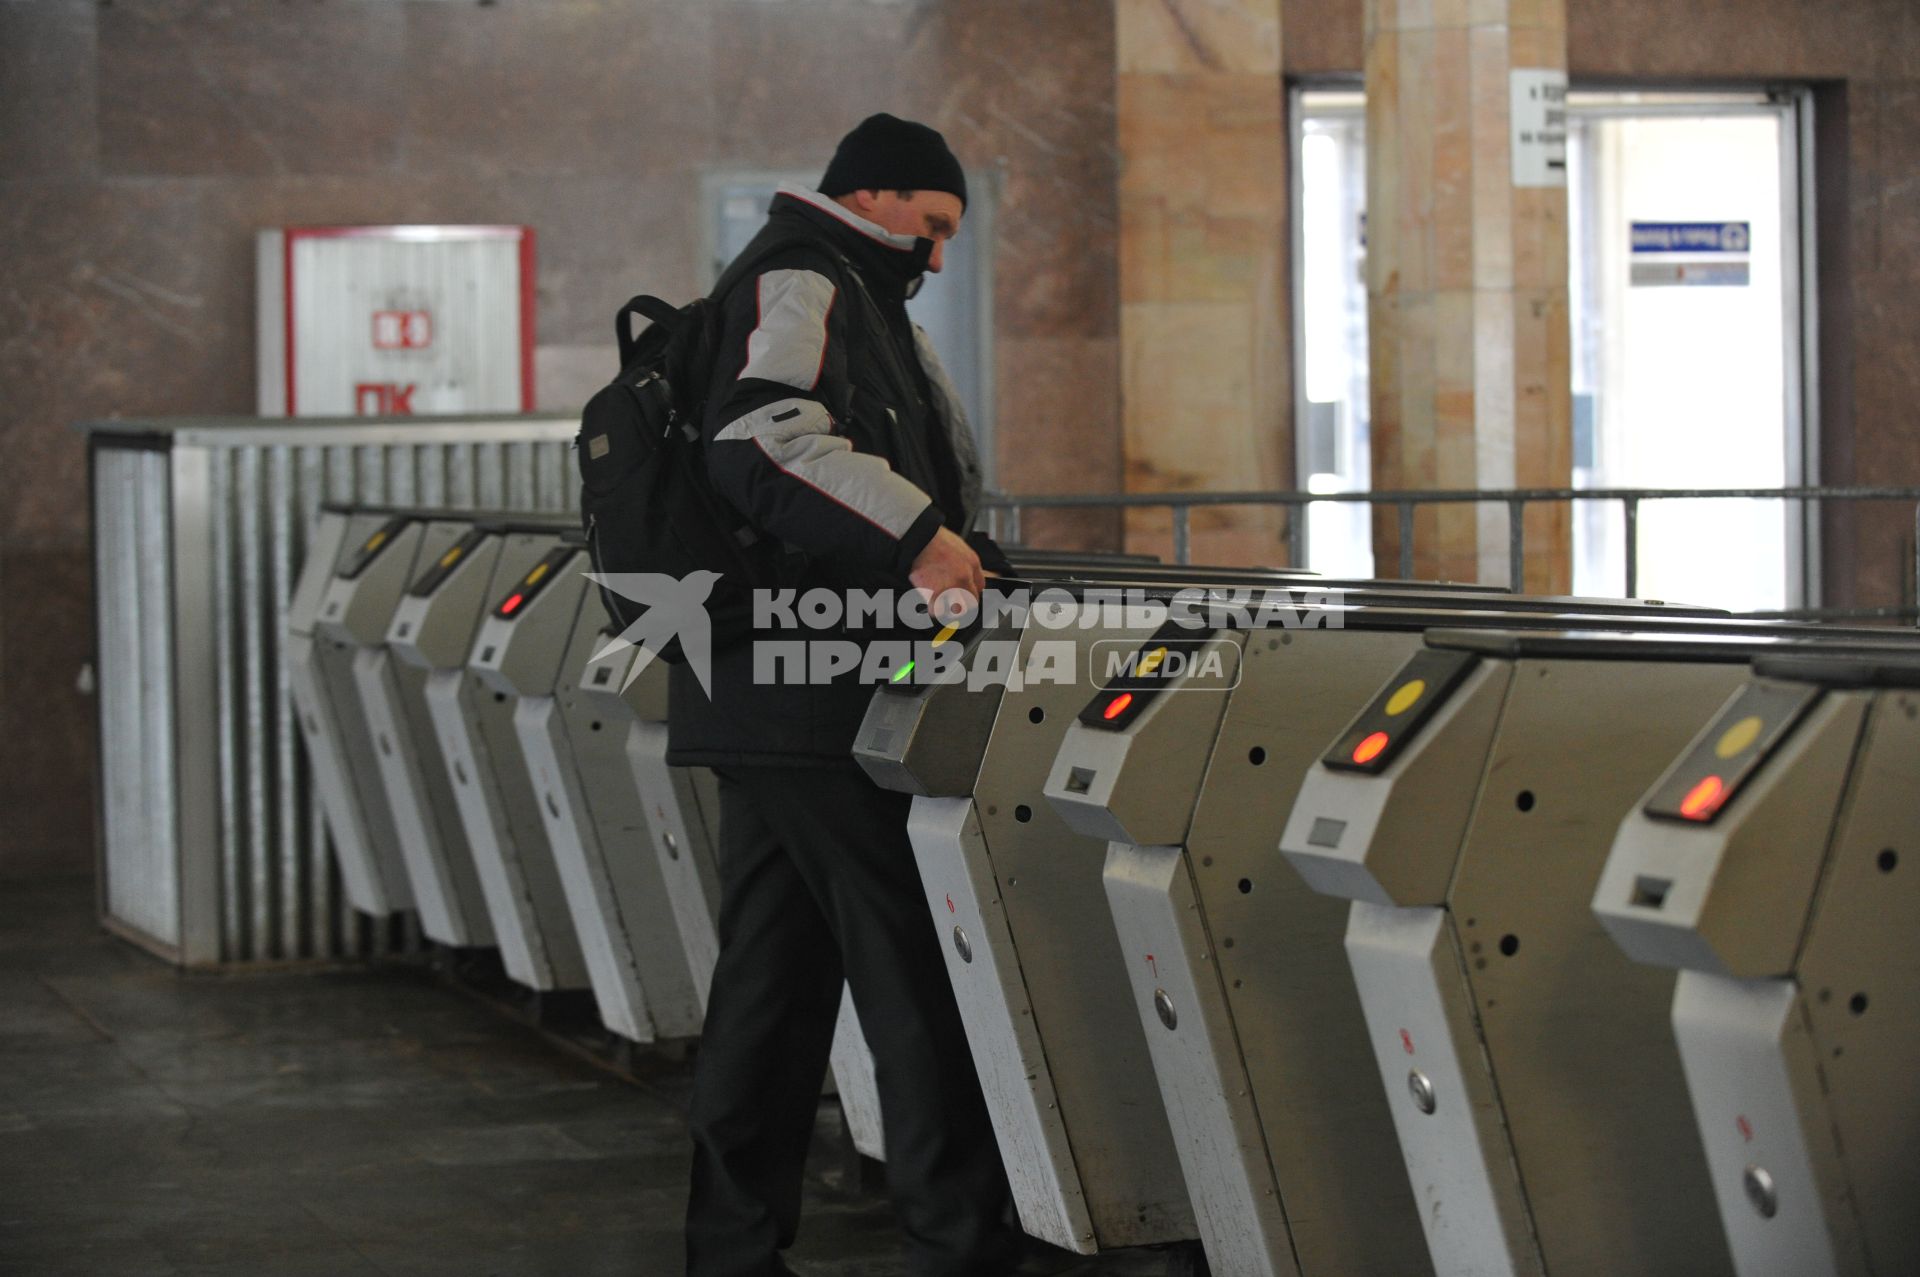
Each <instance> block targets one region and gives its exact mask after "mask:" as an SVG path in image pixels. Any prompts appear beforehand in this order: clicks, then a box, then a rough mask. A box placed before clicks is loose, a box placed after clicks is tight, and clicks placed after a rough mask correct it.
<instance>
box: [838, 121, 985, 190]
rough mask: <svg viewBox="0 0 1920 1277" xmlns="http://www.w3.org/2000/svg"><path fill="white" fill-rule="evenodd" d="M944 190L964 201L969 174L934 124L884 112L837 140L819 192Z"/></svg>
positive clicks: (863, 122)
mask: <svg viewBox="0 0 1920 1277" xmlns="http://www.w3.org/2000/svg"><path fill="white" fill-rule="evenodd" d="M852 191H945V192H947V193H948V194H949V195H957V196H958V197H959V198H960V207H961V208H963V209H964V208H965V207H966V206H967V175H966V173H964V172H963V171H961V168H960V161H959V160H957V159H955V158H954V156H953V152H952V151H950V150H948V149H947V139H945V138H944V137H941V136H940V132H939V130H938V129H931V128H928V127H927V126H926V125H924V124H915V123H914V122H913V121H912V120H902V119H899V118H897V117H895V116H891V115H888V114H886V113H885V112H882V113H881V114H879V115H869V116H868V117H867V118H866V119H864V120H862V121H860V123H859V125H858V126H856V127H855V128H854V130H853V132H851V133H849V134H847V135H846V136H845V137H843V138H841V139H840V146H839V149H838V150H836V151H834V153H833V162H832V163H830V164H828V165H827V172H826V176H824V177H822V178H821V179H820V193H821V194H822V195H827V196H835V195H846V194H848V193H849V192H852Z"/></svg>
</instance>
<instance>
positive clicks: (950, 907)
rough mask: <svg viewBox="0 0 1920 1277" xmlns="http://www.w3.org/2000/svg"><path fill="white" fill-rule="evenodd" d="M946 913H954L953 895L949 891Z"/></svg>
mask: <svg viewBox="0 0 1920 1277" xmlns="http://www.w3.org/2000/svg"><path fill="white" fill-rule="evenodd" d="M947 912H948V913H953V912H954V908H953V893H952V892H951V891H949V892H948V893H947Z"/></svg>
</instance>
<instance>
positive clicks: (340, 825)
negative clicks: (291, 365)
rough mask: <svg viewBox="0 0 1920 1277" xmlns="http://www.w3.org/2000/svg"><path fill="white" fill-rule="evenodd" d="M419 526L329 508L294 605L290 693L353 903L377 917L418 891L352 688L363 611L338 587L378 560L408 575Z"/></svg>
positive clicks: (385, 568)
mask: <svg viewBox="0 0 1920 1277" xmlns="http://www.w3.org/2000/svg"><path fill="white" fill-rule="evenodd" d="M420 533H421V525H419V524H417V523H413V522H411V521H408V520H402V519H396V518H395V517H394V516H392V515H389V514H386V513H356V514H347V513H345V512H342V511H338V510H323V511H322V512H321V514H320V517H319V518H318V519H317V520H316V522H315V525H314V529H313V533H312V536H311V539H310V541H309V548H308V553H307V560H306V564H305V566H304V567H303V568H302V569H301V574H300V581H299V584H298V585H297V586H296V587H295V590H294V593H293V597H292V599H291V600H290V603H289V606H288V609H287V678H288V684H289V690H290V691H291V692H292V694H293V704H294V711H295V713H296V714H297V715H298V717H299V720H300V730H301V734H302V736H303V737H304V738H305V741H306V745H307V755H308V759H309V762H310V765H311V767H312V774H313V784H314V788H315V790H316V791H317V792H318V794H319V796H320V806H321V810H323V811H324V812H326V816H327V831H328V834H329V836H330V841H331V842H332V844H333V849H334V857H335V860H336V862H337V863H338V864H339V866H340V881H341V884H342V886H343V887H344V889H345V891H346V896H347V901H348V903H350V904H351V905H352V906H353V907H354V908H355V909H358V910H360V911H361V912H363V913H367V914H372V915H374V916H376V917H378V916H385V915H387V914H392V913H398V912H400V911H402V910H405V909H410V908H412V907H413V892H412V888H411V886H410V885H409V883H408V881H407V877H406V871H405V868H404V866H403V865H402V863H401V861H400V859H399V854H398V837H397V835H396V833H395V831H394V824H393V814H392V810H391V808H390V807H389V806H388V803H387V799H386V794H385V793H384V791H382V789H381V787H380V784H379V781H378V779H377V776H376V774H375V765H374V762H373V746H372V741H371V737H370V735H369V734H368V731H367V723H366V717H365V715H364V714H363V713H362V712H361V709H360V704H359V700H358V697H357V696H355V695H354V694H353V658H354V654H355V652H356V651H357V648H356V647H355V645H354V644H353V643H352V642H350V641H347V640H346V639H345V638H344V637H343V633H344V632H349V631H350V626H349V625H348V624H347V622H348V621H350V620H351V621H357V620H360V619H362V618H361V615H360V613H358V612H356V613H355V614H354V616H353V617H351V618H348V617H347V616H346V612H345V604H346V602H347V601H348V600H347V599H346V598H345V597H343V595H342V594H341V593H339V592H338V590H337V589H336V587H339V588H342V589H345V590H347V591H351V590H352V588H353V587H354V585H355V584H356V580H357V578H358V577H360V576H361V575H362V574H363V573H364V572H366V571H367V570H368V569H369V568H371V567H372V566H373V565H374V564H375V563H376V562H378V563H379V564H380V568H381V572H382V573H383V574H386V573H390V572H391V571H392V570H393V569H394V567H395V566H396V565H397V566H398V568H399V570H400V572H401V573H402V574H403V575H404V573H405V571H406V569H407V567H409V566H410V565H411V563H412V557H413V552H414V550H415V549H416V548H418V545H419V540H420ZM396 541H399V542H403V543H404V544H402V545H398V546H396V545H394V544H392V543H394V542H396ZM323 619H324V620H325V621H326V622H327V628H326V629H322V621H323Z"/></svg>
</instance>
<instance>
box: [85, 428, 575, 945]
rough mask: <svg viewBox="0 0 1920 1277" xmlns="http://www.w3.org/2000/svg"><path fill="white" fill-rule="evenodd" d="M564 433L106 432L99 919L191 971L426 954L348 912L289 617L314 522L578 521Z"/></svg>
mask: <svg viewBox="0 0 1920 1277" xmlns="http://www.w3.org/2000/svg"><path fill="white" fill-rule="evenodd" d="M576 424H577V423H576V421H575V420H574V419H573V418H571V417H566V418H562V417H553V416H539V417H532V416H530V417H506V418H497V417H496V418H474V419H471V420H453V419H448V418H437V419H433V420H430V421H428V420H417V421H410V420H407V419H398V420H373V419H358V420H354V421H351V422H347V421H324V422H323V421H314V422H311V423H305V422H298V421H271V422H269V421H259V420H251V419H248V420H206V419H193V420H174V421H141V422H131V421H114V422H103V423H96V424H93V425H90V426H88V427H86V429H87V430H88V432H89V434H90V443H91V448H90V454H91V458H92V467H93V471H92V474H93V479H92V492H93V530H94V579H95V581H96V591H95V612H96V625H97V630H98V634H99V640H98V644H99V647H98V654H97V661H98V687H99V689H100V693H99V729H100V752H99V758H100V772H101V785H100V793H101V802H102V805H103V808H104V811H103V813H102V816H103V819H102V822H101V828H102V830H103V835H102V837H103V845H102V847H101V848H100V875H101V883H102V887H101V893H100V894H101V907H102V910H103V913H104V915H105V920H106V922H107V923H108V925H109V926H111V927H113V929H115V930H116V931H119V932H121V933H122V934H124V935H127V936H128V937H129V938H131V939H134V940H136V941H138V942H139V943H142V944H144V945H146V946H147V947H148V948H151V949H153V950H155V951H156V952H159V953H161V954H162V955H164V956H166V957H168V958H169V959H171V960H173V961H176V962H179V963H182V964H184V965H191V966H206V965H217V964H222V963H249V962H273V961H301V960H313V959H334V958H343V957H355V956H365V955H371V954H377V953H383V952H392V951H395V950H397V949H404V948H408V947H411V946H413V945H415V944H417V933H416V930H415V928H414V925H413V918H412V915H410V914H409V915H404V916H403V917H402V918H401V919H397V920H393V921H390V922H386V923H381V924H376V923H375V922H374V921H373V920H372V919H369V918H367V917H365V916H364V915H361V914H358V913H356V912H354V911H353V910H352V909H350V908H348V907H347V906H346V904H345V903H344V901H343V899H342V895H341V890H340V882H339V873H338V870H337V868H336V867H335V865H334V861H333V857H332V855H331V852H330V848H329V847H328V845H327V841H326V838H327V834H326V826H325V822H324V819H323V817H322V815H321V812H320V808H319V804H318V803H317V801H315V799H314V796H313V795H312V794H311V792H310V790H309V785H308V781H307V762H306V757H305V750H304V746H303V745H302V744H301V743H300V737H299V734H298V733H297V732H296V731H295V730H294V720H293V714H292V708H291V703H290V700H289V695H288V683H287V676H286V671H285V668H284V666H283V664H282V660H283V652H282V648H283V643H284V636H285V612H286V607H287V601H288V598H289V596H290V595H291V593H292V590H293V585H294V581H295V579H296V578H297V576H298V574H299V571H300V567H301V563H302V559H303V556H304V553H305V541H306V536H307V531H308V528H309V527H310V526H311V524H312V521H313V519H314V517H315V515H316V513H317V512H318V510H319V508H320V506H321V504H322V503H324V502H329V501H340V502H359V503H363V504H369V505H401V506H418V507H424V508H486V509H513V510H538V511H554V510H572V509H576V508H577V507H578V497H579V493H578V488H577V484H576V482H575V480H574V478H573V462H572V457H571V455H570V450H569V445H570V443H571V440H572V438H573V433H574V429H575V427H576Z"/></svg>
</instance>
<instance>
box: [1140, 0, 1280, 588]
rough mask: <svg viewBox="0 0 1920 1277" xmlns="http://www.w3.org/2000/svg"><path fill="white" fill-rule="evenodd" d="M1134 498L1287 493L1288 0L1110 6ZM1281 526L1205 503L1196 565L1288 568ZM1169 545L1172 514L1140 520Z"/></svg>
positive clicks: (1146, 545)
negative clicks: (1284, 82)
mask: <svg viewBox="0 0 1920 1277" xmlns="http://www.w3.org/2000/svg"><path fill="white" fill-rule="evenodd" d="M1115 23H1116V28H1117V30H1116V35H1117V41H1116V50H1117V54H1116V61H1117V67H1116V72H1117V85H1116V100H1117V103H1118V117H1119V118H1118V134H1119V143H1120V338H1121V379H1120V384H1121V394H1122V409H1121V412H1122V421H1123V428H1124V437H1125V448H1126V454H1125V455H1126V486H1127V490H1128V491H1140V492H1158V491H1169V490H1176V491H1183V490H1195V491H1197V490H1207V489H1212V490H1221V489H1250V488H1280V487H1287V486H1290V481H1291V478H1292V473H1293V465H1292V429H1291V426H1290V422H1291V419H1292V415H1293V414H1292V400H1291V393H1292V392H1291V383H1290V381H1289V378H1288V364H1289V360H1288V352H1287V342H1286V328H1285V316H1286V293H1285V287H1284V279H1285V275H1284V268H1285V261H1286V256H1285V254H1286V242H1287V231H1286V226H1287V223H1286V215H1287V182H1286V154H1287V140H1286V133H1285V129H1284V123H1283V112H1282V107H1283V102H1284V99H1283V95H1282V88H1281V79H1280V3H1279V0H1115ZM1281 528H1282V523H1281V520H1280V519H1279V518H1278V517H1276V516H1275V515H1273V514H1271V513H1262V512H1258V511H1253V510H1243V509H1224V508H1223V509H1218V510H1202V511H1199V512H1196V514H1195V516H1194V520H1193V525H1192V553H1193V557H1194V559H1195V560H1197V561H1214V562H1238V563H1278V562H1283V561H1284V558H1285V553H1286V551H1285V547H1284V546H1282V545H1281V544H1280V540H1281ZM1127 540H1128V544H1129V546H1130V547H1133V548H1138V549H1145V550H1152V551H1157V552H1159V553H1162V554H1168V553H1170V550H1171V540H1170V537H1169V534H1168V517H1167V515H1166V514H1165V513H1164V512H1158V511H1156V512H1150V513H1149V512H1142V513H1138V514H1135V515H1133V516H1132V517H1131V518H1129V520H1128V524H1127Z"/></svg>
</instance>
